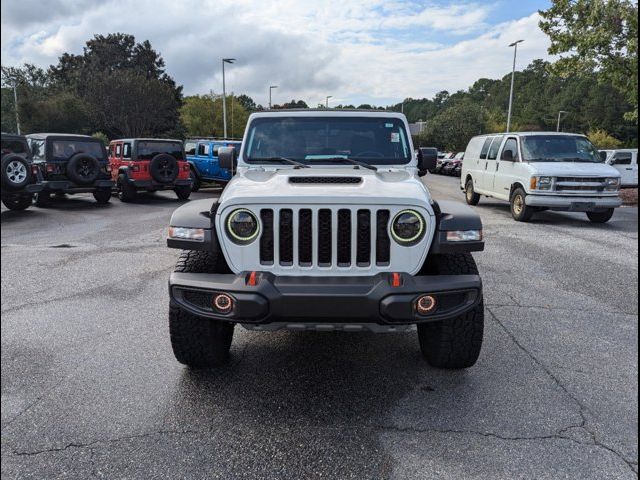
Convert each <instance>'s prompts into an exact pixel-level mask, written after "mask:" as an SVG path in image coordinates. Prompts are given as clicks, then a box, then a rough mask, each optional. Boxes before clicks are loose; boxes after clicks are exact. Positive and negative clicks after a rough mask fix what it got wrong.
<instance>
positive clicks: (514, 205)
mask: <svg viewBox="0 0 640 480" xmlns="http://www.w3.org/2000/svg"><path fill="white" fill-rule="evenodd" d="M526 198H527V194H526V192H525V191H524V190H523V189H522V188H520V187H518V188H516V189H515V190H514V191H513V193H512V194H511V216H512V217H513V219H514V220H515V221H517V222H528V221H529V220H531V217H533V214H534V212H535V210H534V209H533V208H531V207H529V206H527V202H526Z"/></svg>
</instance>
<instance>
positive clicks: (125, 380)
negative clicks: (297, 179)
mask: <svg viewBox="0 0 640 480" xmlns="http://www.w3.org/2000/svg"><path fill="white" fill-rule="evenodd" d="M457 181H458V180H457V179H454V178H447V177H436V176H427V177H426V182H427V183H428V184H429V185H430V187H431V189H432V193H433V194H434V196H435V197H436V198H442V199H444V198H453V199H458V200H460V201H462V200H463V197H462V195H461V193H460V192H459V191H458V190H457V189H456V184H457ZM215 194H216V192H215V191H209V192H204V193H198V194H194V195H193V197H192V198H203V197H206V196H211V195H215ZM178 205H179V202H177V201H176V200H175V196H174V195H173V194H172V193H171V194H170V193H162V194H155V195H149V196H147V197H144V198H143V199H142V200H141V201H139V202H138V203H136V204H134V205H124V204H121V203H120V202H119V201H118V200H117V199H115V198H114V199H113V200H112V203H111V204H110V205H108V206H106V207H100V206H98V205H96V204H95V202H94V201H93V199H92V198H91V197H89V196H78V197H70V198H68V199H65V200H61V201H59V202H57V203H56V205H55V206H54V207H53V208H49V209H38V208H31V209H29V210H27V211H25V212H11V211H6V210H5V209H4V207H3V209H2V213H1V221H2V426H1V428H2V474H3V475H7V478H89V477H102V478H161V477H165V478H222V479H229V478H265V479H266V478H339V479H341V478H353V479H363V478H376V479H378V478H393V479H409V478H411V479H413V478H453V479H459V478H637V470H638V464H637V460H638V449H637V445H638V435H637V429H638V423H637V418H638V399H637V378H638V364H637V359H638V300H637V291H638V243H637V242H638V211H637V208H624V209H620V210H618V211H617V213H616V215H615V217H614V219H613V220H612V221H611V222H610V223H609V224H607V225H592V224H590V223H589V222H588V221H587V220H586V216H585V215H583V214H565V213H544V214H540V215H539V216H538V217H536V220H535V221H534V222H533V223H531V224H517V223H515V222H514V221H513V220H512V219H511V217H510V214H509V210H508V207H507V205H506V204H504V203H502V202H495V201H489V200H486V199H483V201H482V202H481V203H480V206H478V207H476V209H477V211H478V212H479V213H480V215H481V216H482V218H483V221H484V223H485V233H486V237H487V249H486V251H485V252H484V253H481V254H477V255H476V259H477V261H478V263H479V265H480V270H481V273H482V275H483V278H484V282H485V298H486V308H487V312H486V313H487V316H486V330H485V343H484V348H483V351H482V353H481V356H480V359H479V361H478V363H477V365H476V366H475V367H473V368H471V369H469V370H467V371H461V372H448V371H441V370H437V369H433V368H430V367H428V366H427V365H426V363H424V362H423V361H422V359H421V356H420V351H419V348H418V342H417V338H416V336H415V334H411V333H402V334H400V333H398V334H378V335H375V334H363V333H351V334H347V333H312V332H302V333H300V332H295V333H290V332H277V333H260V332H248V331H245V330H243V329H238V330H236V336H235V338H234V343H233V346H232V359H231V362H230V364H229V365H228V366H226V367H224V368H222V369H219V370H216V371H211V372H193V371H190V370H188V369H186V368H184V367H183V366H182V365H180V364H178V363H177V362H176V361H175V360H174V358H173V354H172V352H171V347H170V345H169V339H168V326H167V303H168V295H167V288H166V282H167V278H168V275H169V272H170V271H171V269H172V266H173V263H174V262H175V259H176V258H177V256H178V252H177V251H173V250H169V249H167V248H166V247H165V240H164V238H165V232H166V226H167V222H168V220H169V217H170V215H171V212H172V211H173V209H174V208H176V207H177V206H178Z"/></svg>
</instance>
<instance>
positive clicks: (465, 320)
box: [418, 253, 484, 369]
mask: <svg viewBox="0 0 640 480" xmlns="http://www.w3.org/2000/svg"><path fill="white" fill-rule="evenodd" d="M427 262H428V269H429V272H430V274H432V275H477V274H478V267H477V266H476V262H475V261H474V259H473V257H472V256H471V254H469V253H457V254H450V255H433V256H431V257H429V258H427ZM426 266H427V265H425V267H426ZM483 332H484V303H483V301H482V299H481V300H480V303H479V304H478V305H477V306H476V307H475V308H474V309H473V310H471V311H469V312H467V313H465V314H463V315H460V316H458V317H455V318H451V319H448V320H442V321H438V322H428V323H423V324H421V325H418V340H419V342H420V350H421V352H422V355H423V357H424V358H425V359H426V360H427V362H428V363H429V365H431V366H433V367H436V368H446V369H460V368H468V367H471V366H473V365H474V364H475V363H476V361H477V360H478V356H479V355H480V350H481V349H482V336H483Z"/></svg>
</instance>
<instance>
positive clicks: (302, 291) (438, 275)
mask: <svg viewBox="0 0 640 480" xmlns="http://www.w3.org/2000/svg"><path fill="white" fill-rule="evenodd" d="M244 138H245V139H246V140H245V142H244V143H243V147H242V149H241V152H240V156H239V157H237V150H236V149H234V148H232V147H222V148H220V150H219V153H218V155H219V160H220V166H221V167H222V168H226V169H229V170H231V169H233V170H235V169H236V166H237V173H236V175H235V176H234V177H233V179H232V180H231V181H230V182H229V183H228V184H227V186H226V187H225V189H224V191H223V192H222V195H221V196H220V198H219V199H217V198H216V199H213V198H208V199H204V200H197V201H194V202H190V203H189V204H188V205H185V206H182V207H181V208H179V209H177V210H176V211H175V212H174V213H173V216H172V217H171V222H170V228H169V237H168V240H167V243H168V246H169V247H171V248H178V249H182V250H184V252H183V253H182V255H181V256H180V259H179V260H178V263H177V265H176V269H175V271H174V273H173V274H172V275H171V278H170V280H169V292H170V304H169V330H170V337H171V342H172V347H173V351H174V354H175V356H176V358H177V359H178V361H180V362H181V363H184V364H187V365H190V366H193V367H211V366H216V365H220V364H221V363H223V362H224V361H225V360H226V359H227V356H228V353H229V347H230V345H231V342H232V337H233V332H234V327H235V326H236V325H242V326H244V327H245V328H248V329H250V330H263V331H273V330H278V329H292V330H318V331H326V330H345V331H361V330H371V331H376V332H378V331H381V332H384V331H387V332H397V331H405V330H410V329H411V328H412V325H417V330H418V339H419V341H420V348H421V350H422V353H423V355H424V357H425V358H426V360H427V361H428V362H429V363H430V364H431V365H433V366H436V367H441V368H466V367H470V366H471V365H473V364H474V363H475V361H476V359H477V358H478V354H479V352H480V348H481V344H482V331H483V322H484V307H483V301H482V283H481V280H480V276H479V274H478V269H477V267H476V264H475V262H474V259H473V257H472V255H471V252H472V251H479V250H482V249H483V248H484V243H483V240H482V223H481V221H480V217H479V216H478V215H476V214H475V213H474V212H473V211H472V210H471V209H470V208H469V207H467V206H466V205H464V204H460V203H456V202H447V201H441V202H436V200H435V199H433V198H432V197H431V195H430V194H429V191H428V190H427V189H426V188H425V186H424V184H423V183H422V182H421V181H420V179H419V178H418V176H417V175H416V173H415V172H416V170H417V171H419V172H426V171H427V170H429V169H431V168H433V167H434V165H435V161H436V156H435V155H430V156H429V157H424V156H423V155H422V153H420V152H418V154H417V155H416V154H415V152H414V149H413V146H412V144H411V135H410V131H409V125H408V123H407V120H406V118H405V116H404V115H402V114H399V113H393V112H370V111H366V112H365V111H340V110H320V111H316V110H311V109H309V110H296V111H286V110H273V111H268V112H261V113H254V114H252V115H251V116H250V117H249V121H248V123H247V127H246V135H245V137H244Z"/></svg>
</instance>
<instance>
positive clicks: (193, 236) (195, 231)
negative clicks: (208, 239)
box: [169, 227, 205, 242]
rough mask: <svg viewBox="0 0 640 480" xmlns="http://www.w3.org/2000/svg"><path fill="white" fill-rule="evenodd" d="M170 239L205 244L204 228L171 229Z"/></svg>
mask: <svg viewBox="0 0 640 480" xmlns="http://www.w3.org/2000/svg"><path fill="white" fill-rule="evenodd" d="M169 238H171V239H172V240H189V241H192V242H204V239H205V233H204V228H187V227H169Z"/></svg>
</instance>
